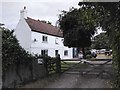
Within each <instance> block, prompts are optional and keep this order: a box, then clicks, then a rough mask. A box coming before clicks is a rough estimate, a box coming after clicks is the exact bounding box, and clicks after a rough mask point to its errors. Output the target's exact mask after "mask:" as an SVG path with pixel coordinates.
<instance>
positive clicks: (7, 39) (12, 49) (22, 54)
mask: <svg viewBox="0 0 120 90" xmlns="http://www.w3.org/2000/svg"><path fill="white" fill-rule="evenodd" d="M0 29H1V30H2V70H3V73H4V71H6V70H7V69H8V68H9V65H13V64H16V65H19V64H22V63H26V65H30V64H31V63H32V60H33V59H35V57H34V56H32V55H31V54H29V53H28V52H26V51H25V50H24V49H23V48H22V47H21V46H20V45H19V43H18V40H17V39H16V37H15V36H14V35H13V30H12V31H10V30H9V29H6V28H2V27H0Z"/></svg>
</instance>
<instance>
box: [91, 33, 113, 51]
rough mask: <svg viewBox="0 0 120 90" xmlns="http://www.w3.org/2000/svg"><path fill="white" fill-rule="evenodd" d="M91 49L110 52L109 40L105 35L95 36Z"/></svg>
mask: <svg viewBox="0 0 120 90" xmlns="http://www.w3.org/2000/svg"><path fill="white" fill-rule="evenodd" d="M91 48H94V49H104V48H105V49H107V50H110V49H111V48H110V43H109V38H108V36H107V35H106V33H100V34H99V35H97V36H95V37H94V38H93V40H92V45H91Z"/></svg>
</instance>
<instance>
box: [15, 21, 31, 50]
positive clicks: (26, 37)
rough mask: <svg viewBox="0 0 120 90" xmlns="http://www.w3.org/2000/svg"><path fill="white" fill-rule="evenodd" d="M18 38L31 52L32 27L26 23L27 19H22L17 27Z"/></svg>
mask: <svg viewBox="0 0 120 90" xmlns="http://www.w3.org/2000/svg"><path fill="white" fill-rule="evenodd" d="M15 35H16V38H17V39H18V40H19V43H20V45H21V46H22V47H23V48H24V49H25V50H26V51H29V52H30V47H31V29H30V28H29V26H28V24H27V23H26V21H25V19H20V20H19V23H18V25H17V27H16V29H15Z"/></svg>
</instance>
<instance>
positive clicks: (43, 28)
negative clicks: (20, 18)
mask: <svg viewBox="0 0 120 90" xmlns="http://www.w3.org/2000/svg"><path fill="white" fill-rule="evenodd" d="M25 20H26V22H27V23H28V25H29V26H30V28H31V30H33V31H37V32H41V33H46V34H50V35H55V36H60V37H62V36H63V33H62V32H61V31H62V30H61V29H60V28H58V27H55V26H53V25H51V24H48V23H44V22H41V21H40V20H35V19H33V18H30V17H27V19H25Z"/></svg>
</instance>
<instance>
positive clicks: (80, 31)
mask: <svg viewBox="0 0 120 90" xmlns="http://www.w3.org/2000/svg"><path fill="white" fill-rule="evenodd" d="M93 12H95V11H94V8H89V7H84V6H83V7H81V8H79V9H75V8H72V9H70V11H69V12H66V11H63V13H62V14H60V18H59V21H60V28H61V29H62V30H63V37H64V45H65V46H69V47H88V46H90V45H91V37H92V35H94V34H95V31H96V26H98V24H97V23H96V22H97V20H98V18H97V16H96V14H94V13H93Z"/></svg>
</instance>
